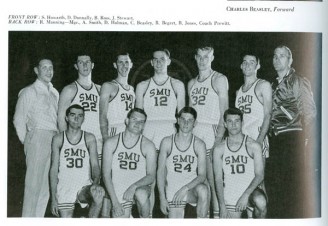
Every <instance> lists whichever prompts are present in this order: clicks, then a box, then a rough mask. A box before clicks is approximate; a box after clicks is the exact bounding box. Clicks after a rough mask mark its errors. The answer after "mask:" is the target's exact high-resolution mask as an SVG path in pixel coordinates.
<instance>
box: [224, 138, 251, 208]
mask: <svg viewBox="0 0 328 226" xmlns="http://www.w3.org/2000/svg"><path fill="white" fill-rule="evenodd" d="M228 140H229V137H228V138H227V139H226V140H225V142H226V144H225V150H224V154H223V158H222V161H223V173H224V199H225V202H226V206H227V208H228V209H234V207H235V205H236V203H237V201H238V199H239V198H240V197H241V195H242V194H243V193H244V191H245V190H246V189H247V187H248V186H249V185H250V183H251V181H252V180H253V179H254V177H255V173H254V160H253V157H251V156H250V155H249V153H248V151H247V148H246V141H247V136H246V135H245V136H244V139H243V142H242V144H241V145H240V147H239V149H238V150H236V151H233V150H231V149H230V148H229V146H228Z"/></svg>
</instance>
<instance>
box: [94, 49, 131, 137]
mask: <svg viewBox="0 0 328 226" xmlns="http://www.w3.org/2000/svg"><path fill="white" fill-rule="evenodd" d="M132 66H133V64H132V62H131V59H130V56H129V54H128V53H124V54H120V55H118V56H117V60H116V62H115V63H114V68H116V70H117V78H116V79H114V80H113V81H111V82H105V83H104V84H103V85H102V86H101V90H100V106H99V112H100V116H99V117H100V118H99V119H100V129H101V134H102V137H103V140H106V139H107V138H108V137H112V136H114V135H116V134H119V133H121V132H123V131H124V129H125V124H124V120H125V119H126V115H127V113H128V112H129V111H130V110H131V109H132V108H134V102H135V94H134V90H133V87H132V86H130V85H129V84H128V76H129V72H130V69H131V68H132Z"/></svg>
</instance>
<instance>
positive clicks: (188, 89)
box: [187, 78, 196, 107]
mask: <svg viewBox="0 0 328 226" xmlns="http://www.w3.org/2000/svg"><path fill="white" fill-rule="evenodd" d="M195 81H196V79H195V78H193V79H191V80H190V81H189V82H188V86H187V91H188V96H190V91H191V87H192V86H193V85H194V84H195ZM189 106H190V107H192V103H191V101H189Z"/></svg>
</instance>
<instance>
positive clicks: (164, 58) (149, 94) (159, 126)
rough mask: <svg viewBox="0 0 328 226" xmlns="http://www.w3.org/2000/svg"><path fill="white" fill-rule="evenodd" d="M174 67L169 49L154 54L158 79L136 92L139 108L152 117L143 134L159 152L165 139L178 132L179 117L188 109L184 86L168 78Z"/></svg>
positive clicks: (148, 119) (140, 84)
mask: <svg viewBox="0 0 328 226" xmlns="http://www.w3.org/2000/svg"><path fill="white" fill-rule="evenodd" d="M170 64H171V59H170V52H169V51H168V50H167V49H160V50H156V51H154V52H153V59H152V60H151V65H152V66H153V68H154V71H155V72H154V76H153V77H151V78H150V79H147V80H146V81H142V82H140V83H139V84H138V85H137V88H136V107H137V108H141V109H144V110H145V112H146V113H147V116H148V118H147V122H146V125H145V129H144V132H143V134H144V135H145V136H146V137H147V138H149V139H150V140H152V141H153V142H154V144H155V146H156V148H157V150H159V146H160V143H161V141H162V139H163V138H164V137H166V136H168V135H170V134H172V133H174V132H175V129H174V123H175V121H176V119H175V113H176V111H179V110H181V109H182V108H183V107H184V106H185V88H184V84H183V83H182V82H181V81H179V80H177V79H174V78H172V77H170V76H169V75H168V74H167V67H168V66H169V65H170Z"/></svg>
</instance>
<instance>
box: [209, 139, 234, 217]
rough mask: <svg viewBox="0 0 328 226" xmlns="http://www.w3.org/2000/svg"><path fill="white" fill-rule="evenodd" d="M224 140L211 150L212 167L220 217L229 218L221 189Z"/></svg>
mask: <svg viewBox="0 0 328 226" xmlns="http://www.w3.org/2000/svg"><path fill="white" fill-rule="evenodd" d="M224 146H225V142H224V141H222V142H220V143H219V144H217V145H216V147H215V148H214V150H213V165H214V166H215V167H214V168H213V172H214V181H215V188H216V195H217V197H218V201H219V206H220V218H231V215H230V213H229V211H228V210H227V207H226V205H225V201H224V191H223V159H222V158H223V154H224Z"/></svg>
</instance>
